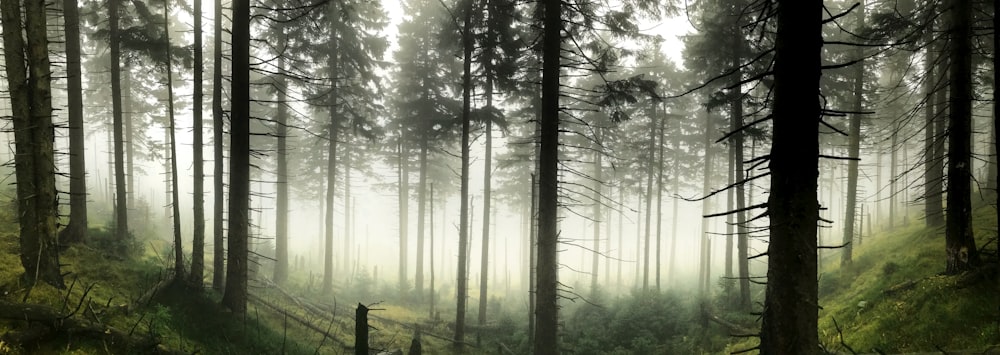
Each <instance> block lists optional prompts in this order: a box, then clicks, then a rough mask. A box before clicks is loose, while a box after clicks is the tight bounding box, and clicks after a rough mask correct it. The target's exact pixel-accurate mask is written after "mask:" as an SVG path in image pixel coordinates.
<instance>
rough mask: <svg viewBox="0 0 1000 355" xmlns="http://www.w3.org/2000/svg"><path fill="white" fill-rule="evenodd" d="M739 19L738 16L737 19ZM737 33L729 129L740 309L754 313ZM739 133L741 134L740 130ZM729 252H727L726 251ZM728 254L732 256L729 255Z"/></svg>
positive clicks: (738, 35) (740, 35)
mask: <svg viewBox="0 0 1000 355" xmlns="http://www.w3.org/2000/svg"><path fill="white" fill-rule="evenodd" d="M738 19H739V17H737V20H738ZM733 30H734V31H735V33H734V34H733V39H734V41H735V43H734V45H733V58H732V60H733V67H734V68H736V71H735V73H734V74H733V84H735V90H734V91H733V94H734V97H733V101H732V105H731V106H730V110H731V111H730V112H729V116H730V120H731V121H730V127H731V129H732V130H734V131H735V133H734V134H733V135H732V141H731V142H730V144H731V146H732V147H733V164H734V167H733V169H732V170H733V175H734V177H735V180H736V181H735V183H736V193H735V195H736V196H735V197H736V201H735V202H736V210H737V211H739V212H737V213H736V254H737V255H736V256H737V262H736V269H737V274H738V276H739V289H740V297H739V303H738V306H739V309H740V310H742V311H744V312H750V311H751V302H750V259H749V249H750V245H749V244H750V243H749V239H748V238H749V236H748V234H749V233H748V230H747V216H746V211H744V208H746V205H747V204H746V172H745V171H744V169H743V144H744V143H743V142H744V135H743V131H742V130H739V129H740V127H743V99H744V96H743V90H742V89H741V88H740V85H739V82H740V81H742V80H743V70H742V69H739V68H741V67H742V65H743V45H744V44H743V32H742V30H741V28H740V27H739V26H738V25H736V26H733ZM737 130H739V131H737ZM727 250H728V249H727ZM729 254H732V253H731V252H729Z"/></svg>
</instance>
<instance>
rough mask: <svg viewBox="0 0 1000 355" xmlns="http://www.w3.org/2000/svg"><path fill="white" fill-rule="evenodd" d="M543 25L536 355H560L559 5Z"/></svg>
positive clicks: (549, 0)
mask: <svg viewBox="0 0 1000 355" xmlns="http://www.w3.org/2000/svg"><path fill="white" fill-rule="evenodd" d="M542 5H543V6H544V9H545V10H544V18H543V20H542V119H541V133H540V134H539V145H540V147H539V153H538V167H539V168H538V172H539V177H538V190H539V192H538V204H539V206H538V280H537V282H538V285H537V286H536V288H535V291H536V292H535V293H536V294H537V296H536V300H537V305H536V309H535V317H536V321H535V334H534V338H533V339H534V346H533V349H534V353H535V355H557V354H559V304H558V298H559V295H558V291H557V290H558V284H559V260H558V256H559V254H558V247H559V245H558V243H559V224H558V219H557V218H558V208H559V203H558V202H559V91H560V90H559V82H560V80H559V79H560V77H559V68H560V67H561V65H560V54H561V53H560V52H561V49H562V35H561V29H562V18H561V14H562V2H561V1H560V0H546V1H544V2H543V3H542Z"/></svg>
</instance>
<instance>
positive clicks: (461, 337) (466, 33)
mask: <svg viewBox="0 0 1000 355" xmlns="http://www.w3.org/2000/svg"><path fill="white" fill-rule="evenodd" d="M462 6H463V7H464V10H463V11H464V14H463V15H462V16H463V18H464V20H463V23H464V24H463V26H462V28H463V31H462V51H463V55H462V169H461V179H462V183H461V194H460V199H461V203H460V206H459V214H460V216H461V217H460V218H459V228H458V280H457V282H456V285H457V286H456V287H457V295H456V301H457V304H456V307H455V344H456V346H457V347H458V348H461V347H462V343H463V342H464V341H465V311H466V302H468V293H469V289H468V284H469V277H468V273H469V272H468V264H469V252H468V247H469V225H470V223H469V121H470V120H471V118H472V50H473V46H474V43H473V37H472V11H473V1H472V0H465V2H464V4H463V5H462Z"/></svg>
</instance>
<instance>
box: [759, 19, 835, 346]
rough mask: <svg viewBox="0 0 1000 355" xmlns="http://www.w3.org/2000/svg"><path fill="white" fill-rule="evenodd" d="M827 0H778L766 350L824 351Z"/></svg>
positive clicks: (763, 336) (762, 337)
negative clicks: (822, 161) (822, 131)
mask: <svg viewBox="0 0 1000 355" xmlns="http://www.w3.org/2000/svg"><path fill="white" fill-rule="evenodd" d="M822 15H823V1H821V0H809V1H803V0H778V3H777V11H776V16H777V33H776V37H775V62H774V68H773V70H774V71H773V72H774V74H773V78H774V83H773V85H774V86H773V90H774V99H773V105H772V111H771V117H772V121H773V132H774V138H773V143H772V146H771V154H770V162H769V167H770V172H771V192H770V195H769V196H768V202H767V206H768V215H769V216H770V231H771V238H770V241H769V244H768V251H767V255H768V265H767V287H766V291H765V300H764V313H763V317H762V318H763V321H762V324H761V335H760V351H761V354H815V353H817V352H819V349H820V348H819V335H818V332H817V322H818V317H819V308H818V306H817V304H818V297H817V295H818V292H817V283H816V230H817V228H816V223H817V222H818V221H819V203H818V202H817V200H818V198H817V195H816V191H817V180H818V178H819V161H818V159H819V120H820V119H821V117H820V102H819V100H820V92H819V80H820V75H821V69H820V68H821V64H820V51H821V48H822V44H823V37H822V31H821V29H822V23H823V16H822Z"/></svg>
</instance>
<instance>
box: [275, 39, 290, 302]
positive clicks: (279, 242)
mask: <svg viewBox="0 0 1000 355" xmlns="http://www.w3.org/2000/svg"><path fill="white" fill-rule="evenodd" d="M278 26H281V25H280V24H279V25H278ZM279 32H280V33H279V34H278V44H277V48H285V47H286V46H287V42H288V39H287V37H286V34H285V31H284V28H282V29H280V30H279ZM285 57H286V56H285V55H283V54H280V56H279V57H278V71H279V73H278V75H277V76H276V77H275V83H274V85H275V90H276V91H277V94H278V102H277V111H278V112H277V113H276V114H275V122H274V125H275V133H274V135H276V136H277V140H278V147H277V152H275V153H276V154H277V157H275V158H276V159H277V160H278V161H277V166H276V170H275V177H276V180H277V181H275V185H276V186H275V189H276V190H277V191H275V214H276V215H275V221H274V228H275V230H274V258H275V262H274V282H275V283H277V284H279V285H281V284H284V283H285V281H286V280H288V107H287V106H286V105H287V104H286V102H287V100H288V81H287V80H286V79H285V77H284V75H283V74H284V73H282V72H283V71H284V70H285V66H286V64H285V60H286V59H285Z"/></svg>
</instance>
